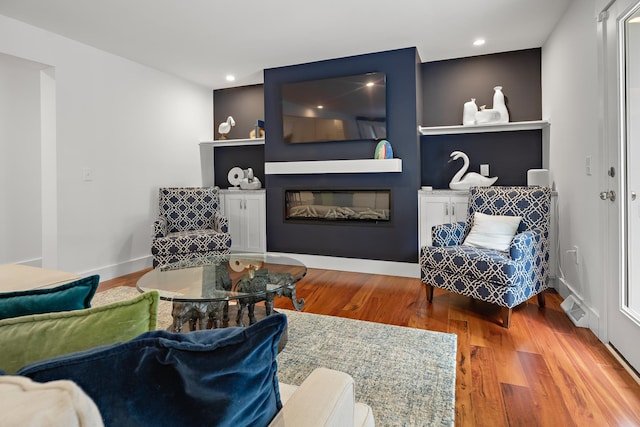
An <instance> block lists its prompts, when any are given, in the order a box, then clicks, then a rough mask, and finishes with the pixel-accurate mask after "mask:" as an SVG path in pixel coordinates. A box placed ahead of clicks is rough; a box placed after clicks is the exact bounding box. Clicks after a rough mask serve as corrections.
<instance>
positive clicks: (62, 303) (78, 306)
mask: <svg viewBox="0 0 640 427" xmlns="http://www.w3.org/2000/svg"><path fill="white" fill-rule="evenodd" d="M99 283H100V276H99V275H95V276H89V277H85V278H83V279H79V280H76V281H73V282H70V283H65V284H64V285H60V286H57V287H55V288H44V289H32V290H28V291H16V292H4V293H0V319H8V318H10V317H18V316H27V315H29V314H40V313H53V312H58V311H71V310H82V309H84V308H89V307H91V299H92V298H93V295H94V294H95V293H96V290H97V289H98V284H99Z"/></svg>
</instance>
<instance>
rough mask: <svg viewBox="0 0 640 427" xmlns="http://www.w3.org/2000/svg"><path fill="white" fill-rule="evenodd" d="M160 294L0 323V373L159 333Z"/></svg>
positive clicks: (145, 294) (149, 293) (9, 372)
mask: <svg viewBox="0 0 640 427" xmlns="http://www.w3.org/2000/svg"><path fill="white" fill-rule="evenodd" d="M158 299H159V294H158V292H157V291H150V292H145V293H144V294H140V295H138V296H136V297H135V298H132V299H130V300H126V301H118V302H114V303H112V304H108V305H104V306H101V307H93V308H87V309H84V310H74V311H61V312H57V313H44V314H32V315H28V316H20V317H13V318H10V319H3V320H0V349H2V350H0V370H4V371H5V372H6V373H8V374H13V373H15V372H16V371H17V370H18V369H19V368H20V367H22V366H24V365H27V364H30V363H33V362H37V361H40V360H45V359H49V358H51V357H55V356H61V355H64V354H69V353H73V352H76V351H81V350H88V349H90V348H93V347H97V346H101V345H107V344H115V343H118V342H124V341H128V340H131V339H133V338H135V337H137V336H138V335H140V334H142V333H144V332H148V331H153V330H155V329H156V322H157V316H158Z"/></svg>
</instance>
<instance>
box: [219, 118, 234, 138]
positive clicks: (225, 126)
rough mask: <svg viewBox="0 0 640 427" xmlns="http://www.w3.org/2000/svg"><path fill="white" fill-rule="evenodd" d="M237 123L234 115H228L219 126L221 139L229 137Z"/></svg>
mask: <svg viewBox="0 0 640 427" xmlns="http://www.w3.org/2000/svg"><path fill="white" fill-rule="evenodd" d="M235 125H236V121H235V120H233V117H231V116H229V117H227V121H225V122H222V123H220V126H218V133H219V134H220V139H227V134H228V133H229V132H230V131H231V128H232V127H233V126H235Z"/></svg>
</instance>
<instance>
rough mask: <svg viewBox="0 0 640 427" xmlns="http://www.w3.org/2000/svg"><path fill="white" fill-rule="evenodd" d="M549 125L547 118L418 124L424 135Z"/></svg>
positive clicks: (420, 131) (544, 126) (534, 128)
mask: <svg viewBox="0 0 640 427" xmlns="http://www.w3.org/2000/svg"><path fill="white" fill-rule="evenodd" d="M548 126H549V122H548V121H547V120H532V121H528V122H509V123H489V124H481V125H467V126H463V125H456V126H430V127H425V126H418V132H419V133H420V134H422V135H454V134H463V133H484V132H514V131H520V130H536V129H544V128H546V127H548Z"/></svg>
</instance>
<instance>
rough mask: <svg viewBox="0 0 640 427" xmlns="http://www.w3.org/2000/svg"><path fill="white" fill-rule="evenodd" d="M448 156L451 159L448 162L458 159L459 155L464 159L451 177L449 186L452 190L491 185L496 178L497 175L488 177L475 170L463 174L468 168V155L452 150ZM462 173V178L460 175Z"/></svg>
mask: <svg viewBox="0 0 640 427" xmlns="http://www.w3.org/2000/svg"><path fill="white" fill-rule="evenodd" d="M450 157H451V160H449V162H453V161H454V160H458V159H459V158H461V157H462V160H463V161H464V164H463V165H462V167H461V168H460V170H459V171H458V172H456V174H455V175H454V176H453V178H451V182H450V183H449V188H450V189H452V190H468V189H469V188H471V187H491V186H492V185H493V184H494V183H495V182H496V181H497V180H498V177H497V176H494V177H493V178H489V177H487V176H482V175H480V174H479V173H477V172H469V173H468V174H466V175H465V172H466V171H467V169H469V156H467V155H466V154H465V153H463V152H462V151H454V152H453V153H451V155H450ZM463 175H464V178H463V177H462V176H463Z"/></svg>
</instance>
